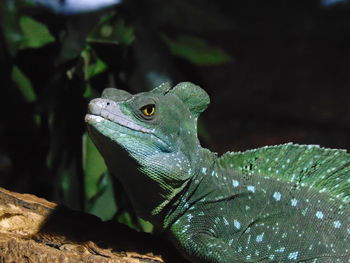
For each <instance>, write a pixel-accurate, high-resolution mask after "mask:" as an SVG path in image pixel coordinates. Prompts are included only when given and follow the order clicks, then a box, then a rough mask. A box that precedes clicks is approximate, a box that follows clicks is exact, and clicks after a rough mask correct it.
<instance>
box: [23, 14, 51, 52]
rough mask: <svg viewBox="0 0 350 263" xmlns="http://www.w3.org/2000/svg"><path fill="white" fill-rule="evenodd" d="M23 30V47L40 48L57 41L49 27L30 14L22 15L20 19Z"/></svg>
mask: <svg viewBox="0 0 350 263" xmlns="http://www.w3.org/2000/svg"><path fill="white" fill-rule="evenodd" d="M19 24H20V27H21V29H22V32H23V37H24V39H23V41H22V43H21V48H38V47H42V46H44V45H46V44H48V43H50V42H53V41H55V39H54V37H53V36H52V35H51V34H50V32H49V30H48V29H47V27H46V26H45V25H44V24H42V23H39V22H38V21H35V20H34V19H32V18H31V17H29V16H22V17H20V20H19Z"/></svg>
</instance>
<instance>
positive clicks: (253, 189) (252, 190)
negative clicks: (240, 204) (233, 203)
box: [247, 185, 255, 193]
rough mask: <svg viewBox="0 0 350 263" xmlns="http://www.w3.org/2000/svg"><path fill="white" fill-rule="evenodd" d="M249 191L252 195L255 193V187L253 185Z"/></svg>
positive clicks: (248, 188) (248, 187) (249, 186)
mask: <svg viewBox="0 0 350 263" xmlns="http://www.w3.org/2000/svg"><path fill="white" fill-rule="evenodd" d="M247 190H248V191H250V192H252V193H255V187H254V186H253V185H248V186H247Z"/></svg>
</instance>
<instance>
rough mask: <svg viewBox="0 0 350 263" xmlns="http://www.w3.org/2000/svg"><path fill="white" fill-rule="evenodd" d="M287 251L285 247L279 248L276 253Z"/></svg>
mask: <svg viewBox="0 0 350 263" xmlns="http://www.w3.org/2000/svg"><path fill="white" fill-rule="evenodd" d="M285 249H286V248H285V247H281V248H279V249H276V250H275V251H276V252H280V253H283V252H284V250H285Z"/></svg>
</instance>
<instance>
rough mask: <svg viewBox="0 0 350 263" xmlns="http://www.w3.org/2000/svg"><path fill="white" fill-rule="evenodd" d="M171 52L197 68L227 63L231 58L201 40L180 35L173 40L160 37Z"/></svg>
mask: <svg viewBox="0 0 350 263" xmlns="http://www.w3.org/2000/svg"><path fill="white" fill-rule="evenodd" d="M162 38H163V40H164V41H165V43H166V44H167V45H168V47H169V48H170V50H171V52H172V53H173V54H174V55H176V56H179V57H181V58H184V59H187V60H189V61H190V62H192V63H193V64H196V65H199V66H212V65H220V64H224V63H227V62H229V61H231V60H232V58H231V56H230V55H229V54H227V53H225V51H223V50H222V49H220V48H218V47H213V46H210V45H209V44H208V43H206V42H205V41H204V40H203V39H201V38H198V37H194V36H185V35H180V36H178V37H177V38H176V39H175V40H173V39H170V38H168V37H166V36H165V35H162Z"/></svg>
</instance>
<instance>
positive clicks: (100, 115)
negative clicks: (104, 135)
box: [85, 99, 152, 133]
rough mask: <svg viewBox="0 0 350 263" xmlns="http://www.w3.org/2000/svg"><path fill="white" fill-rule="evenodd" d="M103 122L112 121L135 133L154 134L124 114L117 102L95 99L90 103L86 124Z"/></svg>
mask: <svg viewBox="0 0 350 263" xmlns="http://www.w3.org/2000/svg"><path fill="white" fill-rule="evenodd" d="M103 120H108V121H111V122H113V123H116V124H118V125H120V126H123V127H125V128H129V129H131V130H134V131H139V132H143V133H152V130H151V129H148V128H145V127H142V126H140V125H138V124H136V123H135V122H133V120H132V119H131V118H130V117H129V116H127V115H125V114H124V113H122V112H121V110H120V108H119V105H118V103H117V102H115V101H113V100H108V99H94V100H92V101H91V102H90V103H89V107H88V114H86V116H85V122H86V123H88V124H90V125H93V124H94V123H99V122H102V121H103Z"/></svg>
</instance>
